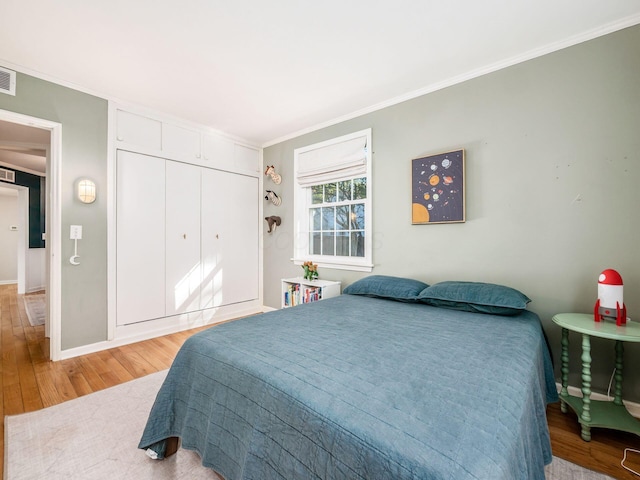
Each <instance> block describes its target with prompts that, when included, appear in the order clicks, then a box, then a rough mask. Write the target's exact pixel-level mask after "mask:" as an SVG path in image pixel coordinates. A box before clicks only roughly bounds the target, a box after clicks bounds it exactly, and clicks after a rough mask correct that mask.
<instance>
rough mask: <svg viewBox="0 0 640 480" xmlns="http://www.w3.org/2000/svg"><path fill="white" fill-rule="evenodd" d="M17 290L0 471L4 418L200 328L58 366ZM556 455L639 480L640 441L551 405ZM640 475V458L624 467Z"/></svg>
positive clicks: (163, 363) (4, 316) (170, 349)
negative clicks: (588, 431)
mask: <svg viewBox="0 0 640 480" xmlns="http://www.w3.org/2000/svg"><path fill="white" fill-rule="evenodd" d="M16 292H17V290H16V286H15V285H0V324H1V329H0V348H1V352H2V362H1V363H0V416H1V417H2V427H0V452H2V454H1V456H0V472H2V471H3V470H4V416H5V415H14V414H18V413H24V412H30V411H33V410H40V409H42V408H46V407H49V406H51V405H55V404H58V403H62V402H64V401H66V400H70V399H73V398H76V397H79V396H82V395H87V394H89V393H92V392H95V391H98V390H102V389H104V388H108V387H112V386H114V385H118V384H120V383H123V382H126V381H129V380H133V379H134V378H139V377H143V376H145V375H148V374H150V373H153V372H157V371H160V370H163V369H166V368H169V366H170V365H171V362H172V361H173V358H174V357H175V354H176V353H177V351H178V349H179V348H180V346H182V344H183V343H184V341H185V340H186V339H187V338H188V337H189V336H191V335H192V334H194V333H195V332H197V331H201V330H203V329H204V328H206V327H202V328H199V329H195V330H190V331H187V332H181V333H176V334H172V335H166V336H164V337H159V338H156V339H152V340H147V341H144V342H140V343H136V344H132V345H127V346H124V347H118V348H114V349H111V350H106V351H103V352H98V353H94V354H90V355H85V356H82V357H77V358H73V359H69V360H63V361H60V362H50V361H48V360H47V354H46V353H45V352H47V350H48V344H47V341H46V339H45V338H44V327H32V326H31V325H30V324H29V320H28V319H27V315H26V313H25V310H24V303H23V300H22V296H19V295H17V293H16ZM547 418H548V422H549V429H550V432H551V440H552V447H553V453H554V455H556V456H558V457H562V458H565V459H567V460H570V461H572V462H574V463H577V464H579V465H582V466H584V467H587V468H591V469H593V470H597V471H600V472H603V473H606V474H608V475H611V476H613V477H614V478H618V479H623V480H626V479H629V480H631V479H636V480H637V479H638V478H639V477H637V476H635V475H633V474H632V473H629V472H627V471H626V470H624V469H623V468H622V467H621V466H620V460H621V459H622V455H623V450H624V448H625V447H631V448H635V449H638V450H640V437H636V436H634V435H630V434H624V433H619V432H612V431H609V430H605V429H593V430H592V441H591V442H583V441H582V439H581V438H580V428H579V425H578V422H577V420H576V416H575V415H574V414H572V413H569V414H566V415H565V414H562V413H561V412H560V407H559V404H553V405H550V406H549V408H548V409H547ZM628 465H630V466H632V468H634V469H635V470H636V471H640V455H639V454H633V457H632V461H630V462H628Z"/></svg>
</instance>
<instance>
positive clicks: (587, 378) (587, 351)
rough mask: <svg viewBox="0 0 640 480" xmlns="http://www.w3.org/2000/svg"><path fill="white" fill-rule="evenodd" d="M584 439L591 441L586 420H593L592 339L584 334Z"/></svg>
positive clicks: (581, 416)
mask: <svg viewBox="0 0 640 480" xmlns="http://www.w3.org/2000/svg"><path fill="white" fill-rule="evenodd" d="M581 358H582V415H580V418H581V420H582V421H581V422H580V423H581V424H582V439H583V440H584V441H585V442H589V441H591V427H589V426H588V425H586V424H585V422H590V421H591V339H590V338H589V335H587V334H586V333H583V334H582V357H581Z"/></svg>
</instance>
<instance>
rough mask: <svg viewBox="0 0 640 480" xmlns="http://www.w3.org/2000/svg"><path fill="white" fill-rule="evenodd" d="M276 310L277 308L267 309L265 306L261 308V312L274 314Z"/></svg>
mask: <svg viewBox="0 0 640 480" xmlns="http://www.w3.org/2000/svg"><path fill="white" fill-rule="evenodd" d="M276 310H277V308H273V307H267V306H266V305H263V306H262V311H263V312H275V311H276Z"/></svg>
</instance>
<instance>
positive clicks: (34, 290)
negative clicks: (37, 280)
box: [27, 285, 46, 293]
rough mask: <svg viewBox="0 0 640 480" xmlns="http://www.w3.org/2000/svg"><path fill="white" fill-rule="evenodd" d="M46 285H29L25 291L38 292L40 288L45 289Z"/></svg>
mask: <svg viewBox="0 0 640 480" xmlns="http://www.w3.org/2000/svg"><path fill="white" fill-rule="evenodd" d="M45 289H46V287H45V286H44V285H41V286H39V287H31V288H29V289H28V290H27V293H33V292H40V291H42V290H45Z"/></svg>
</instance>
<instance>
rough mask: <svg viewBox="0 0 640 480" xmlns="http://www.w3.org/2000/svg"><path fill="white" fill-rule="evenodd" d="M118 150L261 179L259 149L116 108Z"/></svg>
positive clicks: (210, 133) (204, 131)
mask: <svg viewBox="0 0 640 480" xmlns="http://www.w3.org/2000/svg"><path fill="white" fill-rule="evenodd" d="M115 112H116V113H115V117H116V118H115V129H116V149H119V150H128V151H134V152H140V153H144V154H148V155H155V156H160V157H162V158H167V159H170V160H177V161H180V162H185V163H191V164H194V165H200V166H203V167H209V168H215V169H218V170H225V171H228V172H234V173H241V174H243V175H250V176H253V177H259V176H260V174H261V170H262V166H261V165H260V163H259V158H258V149H257V148H253V147H251V146H247V145H243V144H241V143H238V142H236V141H234V140H233V139H230V138H228V137H225V136H223V135H220V134H217V133H214V132H210V131H206V130H199V129H197V128H192V127H187V126H183V125H178V124H176V123H171V122H167V121H165V120H162V119H158V118H153V117H152V116H147V115H141V114H138V113H133V112H130V111H128V110H125V109H123V108H116V109H115Z"/></svg>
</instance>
